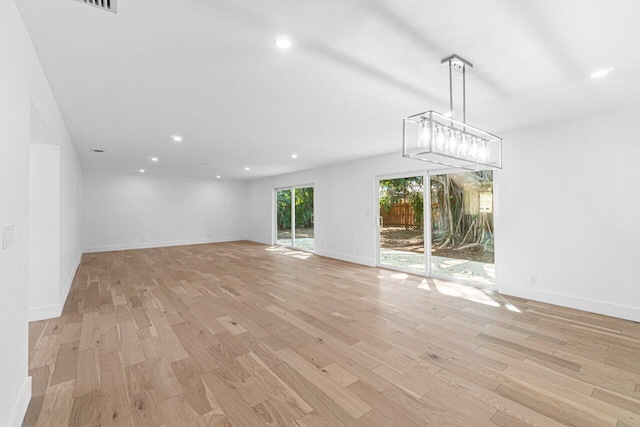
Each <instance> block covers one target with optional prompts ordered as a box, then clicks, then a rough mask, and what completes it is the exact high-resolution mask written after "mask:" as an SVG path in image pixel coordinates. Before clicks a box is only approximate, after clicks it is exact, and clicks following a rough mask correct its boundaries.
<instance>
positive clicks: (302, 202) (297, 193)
mask: <svg viewBox="0 0 640 427" xmlns="http://www.w3.org/2000/svg"><path fill="white" fill-rule="evenodd" d="M313 200H314V191H313V187H311V186H308V187H294V188H284V189H277V190H276V215H275V218H276V244H278V245H282V246H289V247H293V248H297V249H303V250H307V251H313V250H314V249H315V244H314V206H313Z"/></svg>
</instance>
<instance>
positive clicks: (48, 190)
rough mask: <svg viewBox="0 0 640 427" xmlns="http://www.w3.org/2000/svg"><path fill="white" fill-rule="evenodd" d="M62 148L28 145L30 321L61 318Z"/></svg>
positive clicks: (49, 145) (46, 145)
mask: <svg viewBox="0 0 640 427" xmlns="http://www.w3.org/2000/svg"><path fill="white" fill-rule="evenodd" d="M31 139H32V140H33V138H31ZM59 308H60V147H59V146H58V145H51V144H35V143H31V144H29V311H30V318H31V319H33V318H34V317H35V316H34V315H35V314H37V317H40V318H46V317H55V316H59V315H60V313H58V311H59Z"/></svg>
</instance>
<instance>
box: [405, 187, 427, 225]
mask: <svg viewBox="0 0 640 427" xmlns="http://www.w3.org/2000/svg"><path fill="white" fill-rule="evenodd" d="M409 202H410V203H411V206H412V207H413V218H414V221H415V224H420V225H419V226H418V228H422V224H423V223H424V193H423V192H422V191H417V192H415V193H412V194H411V196H409Z"/></svg>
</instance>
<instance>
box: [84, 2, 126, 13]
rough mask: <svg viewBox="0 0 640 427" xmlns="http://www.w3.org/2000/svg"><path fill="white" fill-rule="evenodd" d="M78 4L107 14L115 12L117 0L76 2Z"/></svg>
mask: <svg viewBox="0 0 640 427" xmlns="http://www.w3.org/2000/svg"><path fill="white" fill-rule="evenodd" d="M76 1H79V2H80V3H84V4H88V5H90V6H95V7H98V8H100V9H102V10H106V11H107V12H113V13H116V12H117V7H116V6H117V0H76Z"/></svg>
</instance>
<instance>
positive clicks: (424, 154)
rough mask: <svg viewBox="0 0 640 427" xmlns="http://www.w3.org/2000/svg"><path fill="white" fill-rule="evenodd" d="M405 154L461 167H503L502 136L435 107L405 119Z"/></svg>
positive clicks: (403, 145)
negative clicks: (443, 112) (446, 113)
mask: <svg viewBox="0 0 640 427" xmlns="http://www.w3.org/2000/svg"><path fill="white" fill-rule="evenodd" d="M402 127H403V141H402V156H403V157H407V158H411V159H417V160H423V161H425V162H431V163H436V164H440V165H446V166H451V167H456V168H462V169H470V170H480V169H502V138H500V137H498V136H495V135H493V134H490V133H488V132H485V131H483V130H481V129H478V128H476V127H473V126H470V125H468V124H466V123H462V122H459V121H457V120H453V119H451V118H448V117H446V116H444V115H442V114H440V113H437V112H435V111H426V112H424V113H419V114H414V115H412V116H409V117H405V118H404V119H403V121H402Z"/></svg>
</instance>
